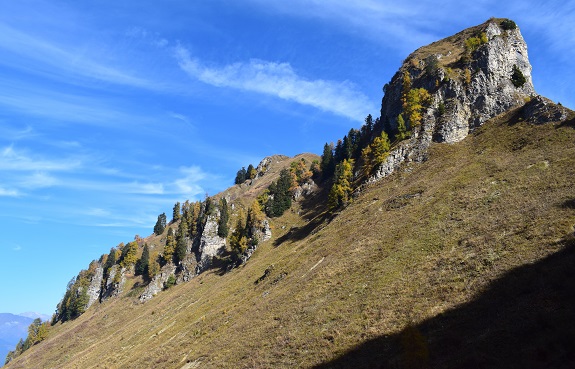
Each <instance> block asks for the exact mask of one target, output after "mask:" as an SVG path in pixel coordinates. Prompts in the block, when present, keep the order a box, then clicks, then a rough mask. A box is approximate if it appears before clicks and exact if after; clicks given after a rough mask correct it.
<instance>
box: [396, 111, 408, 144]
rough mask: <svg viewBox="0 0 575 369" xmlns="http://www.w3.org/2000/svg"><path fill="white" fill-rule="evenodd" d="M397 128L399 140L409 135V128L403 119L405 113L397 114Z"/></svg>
mask: <svg viewBox="0 0 575 369" xmlns="http://www.w3.org/2000/svg"><path fill="white" fill-rule="evenodd" d="M397 130H398V131H399V133H398V134H397V139H398V140H399V141H403V140H405V139H406V138H408V137H409V133H408V132H407V128H406V127H405V120H404V119H403V115H402V114H399V115H398V116H397Z"/></svg>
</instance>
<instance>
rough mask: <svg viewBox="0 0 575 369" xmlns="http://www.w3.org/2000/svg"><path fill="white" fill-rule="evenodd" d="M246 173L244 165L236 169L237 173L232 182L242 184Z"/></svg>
mask: <svg viewBox="0 0 575 369" xmlns="http://www.w3.org/2000/svg"><path fill="white" fill-rule="evenodd" d="M246 175H247V171H246V168H245V167H242V169H240V170H238V173H237V174H236V179H235V181H234V184H242V183H244V182H245V181H246Z"/></svg>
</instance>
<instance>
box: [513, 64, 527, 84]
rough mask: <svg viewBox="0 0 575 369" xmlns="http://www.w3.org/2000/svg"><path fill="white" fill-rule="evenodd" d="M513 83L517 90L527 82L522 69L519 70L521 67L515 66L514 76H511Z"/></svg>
mask: <svg viewBox="0 0 575 369" xmlns="http://www.w3.org/2000/svg"><path fill="white" fill-rule="evenodd" d="M511 82H512V83H513V86H515V87H516V88H519V87H522V86H523V85H524V84H525V82H527V79H526V78H525V76H524V75H523V72H521V69H519V67H518V66H517V65H516V64H513V74H512V75H511Z"/></svg>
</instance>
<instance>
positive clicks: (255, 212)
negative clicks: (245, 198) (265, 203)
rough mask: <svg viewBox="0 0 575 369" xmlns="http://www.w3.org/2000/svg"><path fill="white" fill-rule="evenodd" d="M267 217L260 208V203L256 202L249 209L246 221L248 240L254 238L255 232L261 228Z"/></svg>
mask: <svg viewBox="0 0 575 369" xmlns="http://www.w3.org/2000/svg"><path fill="white" fill-rule="evenodd" d="M264 219H265V215H264V213H263V211H262V208H261V207H260V203H259V202H258V201H257V200H254V201H253V202H252V204H251V205H250V208H249V209H248V216H247V219H246V233H247V237H248V238H253V236H254V234H253V230H254V229H258V228H261V226H262V222H263V221H264Z"/></svg>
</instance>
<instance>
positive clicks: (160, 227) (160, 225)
mask: <svg viewBox="0 0 575 369" xmlns="http://www.w3.org/2000/svg"><path fill="white" fill-rule="evenodd" d="M165 229H166V213H162V214H160V215H158V221H157V222H156V225H155V226H154V233H155V234H156V235H158V236H159V235H161V234H162V233H164V230H165Z"/></svg>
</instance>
